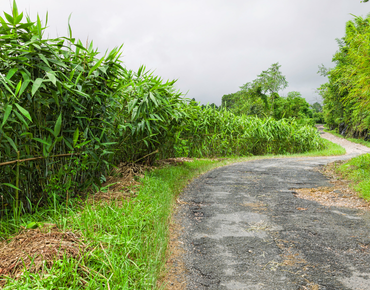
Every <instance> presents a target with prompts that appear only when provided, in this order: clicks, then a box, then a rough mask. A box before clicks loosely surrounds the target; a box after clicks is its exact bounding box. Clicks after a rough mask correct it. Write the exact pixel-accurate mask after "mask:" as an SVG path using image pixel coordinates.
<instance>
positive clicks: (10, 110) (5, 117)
mask: <svg viewBox="0 0 370 290" xmlns="http://www.w3.org/2000/svg"><path fill="white" fill-rule="evenodd" d="M12 109H13V106H12V105H7V106H6V109H5V113H4V119H3V122H2V123H1V126H0V129H1V128H2V127H3V126H4V125H5V123H6V120H8V117H9V115H10V113H11V112H12Z"/></svg>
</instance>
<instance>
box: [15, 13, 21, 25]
mask: <svg viewBox="0 0 370 290" xmlns="http://www.w3.org/2000/svg"><path fill="white" fill-rule="evenodd" d="M22 19H23V12H22V13H21V14H20V15H18V16H17V17H16V18H15V24H18V23H19V22H21V21H22Z"/></svg>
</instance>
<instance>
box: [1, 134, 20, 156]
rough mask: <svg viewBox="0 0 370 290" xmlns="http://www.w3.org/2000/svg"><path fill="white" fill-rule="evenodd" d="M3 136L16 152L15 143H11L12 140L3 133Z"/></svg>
mask: <svg viewBox="0 0 370 290" xmlns="http://www.w3.org/2000/svg"><path fill="white" fill-rule="evenodd" d="M3 136H4V137H5V139H6V140H8V142H9V144H10V145H11V146H12V147H13V149H14V150H15V152H18V148H17V145H15V143H14V142H13V140H12V139H10V138H9V137H8V136H7V135H5V133H4V134H3Z"/></svg>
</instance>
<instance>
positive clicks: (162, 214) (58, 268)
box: [0, 140, 345, 290]
mask: <svg viewBox="0 0 370 290" xmlns="http://www.w3.org/2000/svg"><path fill="white" fill-rule="evenodd" d="M325 143H326V144H327V148H326V149H325V150H322V151H314V152H308V153H304V154H294V155H278V156H273V155H269V156H254V157H245V158H236V157H235V158H228V159H223V160H194V161H193V162H185V163H183V164H181V165H177V166H170V167H165V168H161V169H156V170H154V171H152V172H149V173H147V174H146V175H145V177H144V178H142V179H141V185H140V186H139V188H138V190H137V191H136V193H135V196H134V197H132V198H130V199H128V200H122V203H119V205H117V203H116V202H115V203H113V202H112V203H106V202H100V203H93V204H92V203H86V204H84V206H83V207H81V208H80V209H78V208H75V209H69V210H68V213H65V214H61V213H62V212H63V213H64V212H65V209H59V210H55V209H54V210H53V211H52V212H41V211H40V212H38V213H37V214H36V215H33V216H28V217H24V218H23V223H24V224H27V223H29V222H30V221H37V222H41V221H42V222H48V223H55V224H56V225H57V226H58V228H60V229H61V230H64V231H67V230H68V231H72V232H76V233H79V234H80V235H81V236H82V238H83V241H84V244H85V245H86V246H87V248H88V249H89V250H88V251H86V252H84V254H83V255H82V257H81V258H80V259H78V260H77V259H73V258H67V257H65V258H64V259H63V260H59V261H56V262H55V263H54V265H53V267H52V268H51V269H47V268H46V267H45V268H44V273H43V275H41V274H40V273H32V272H29V271H28V270H24V272H23V275H22V276H21V278H19V279H18V280H13V279H10V278H8V281H7V283H6V286H4V288H3V289H7V290H8V289H50V290H51V289H155V288H156V282H157V279H158V276H159V275H160V272H161V270H163V265H164V263H165V256H166V255H165V253H166V248H167V243H168V224H169V220H170V217H171V211H172V205H173V202H174V199H175V197H176V196H177V195H178V194H179V193H180V192H181V191H182V189H183V188H184V187H185V186H186V185H187V184H188V183H189V181H191V180H192V179H193V178H195V177H197V176H198V175H200V174H202V173H204V172H207V171H209V170H211V169H213V168H216V167H220V166H224V165H228V164H232V163H235V162H242V161H248V160H255V159H262V158H286V157H310V156H329V155H339V154H343V153H345V150H344V149H343V148H342V147H340V146H338V145H336V144H333V143H331V142H329V141H326V140H325ZM58 213H59V214H58ZM0 275H1V272H0ZM2 278H4V277H2Z"/></svg>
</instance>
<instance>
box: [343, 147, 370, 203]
mask: <svg viewBox="0 0 370 290" xmlns="http://www.w3.org/2000/svg"><path fill="white" fill-rule="evenodd" d="M336 171H337V172H338V173H340V174H341V176H342V177H343V178H345V179H347V180H350V181H351V186H352V187H353V188H354V189H355V190H356V191H358V192H359V193H360V196H361V197H362V198H364V199H366V200H370V153H369V154H363V155H360V156H357V157H355V158H352V159H351V160H349V161H347V162H344V163H343V164H341V165H340V166H339V167H338V168H337V169H336Z"/></svg>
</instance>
